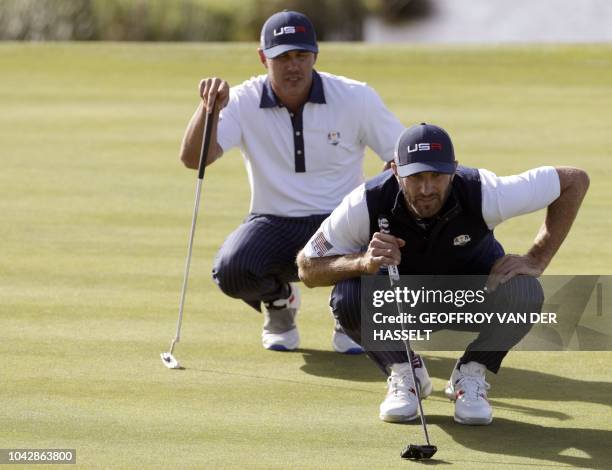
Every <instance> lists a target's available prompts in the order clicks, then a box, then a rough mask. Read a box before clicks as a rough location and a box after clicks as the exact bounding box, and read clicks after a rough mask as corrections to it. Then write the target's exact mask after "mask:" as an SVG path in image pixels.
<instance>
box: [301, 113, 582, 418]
mask: <svg viewBox="0 0 612 470" xmlns="http://www.w3.org/2000/svg"><path fill="white" fill-rule="evenodd" d="M588 185H589V178H588V176H587V174H586V173H585V172H584V171H582V170H579V169H576V168H570V167H556V168H555V167H540V168H535V169H532V170H529V171H526V172H524V173H521V174H519V175H513V176H506V177H498V176H496V175H495V174H494V173H492V172H491V171H488V170H485V169H475V168H468V167H464V166H460V165H458V163H457V161H456V160H455V155H454V150H453V144H452V141H451V139H450V137H449V135H448V134H447V133H446V132H445V131H444V130H443V129H441V128H439V127H437V126H434V125H430V124H424V123H422V124H419V125H415V126H412V127H410V128H409V129H406V130H405V131H404V133H403V134H402V135H401V136H400V138H399V139H398V140H397V144H396V147H395V159H394V162H393V163H392V164H391V170H389V171H386V172H384V173H382V174H380V175H378V176H376V177H375V178H373V179H371V180H369V181H367V182H366V183H365V184H363V185H361V186H359V187H358V188H357V189H355V190H354V191H352V192H351V193H350V194H348V195H347V196H346V197H345V198H344V200H343V201H342V203H341V204H340V205H339V206H338V207H337V208H336V209H335V210H334V211H333V212H332V214H331V215H330V216H329V217H328V218H327V219H326V220H325V221H324V222H323V223H322V225H321V227H320V228H319V230H318V231H317V233H315V235H313V237H312V238H311V240H310V241H309V242H308V243H307V244H306V246H305V247H304V249H303V250H302V251H301V252H300V254H299V255H298V268H299V275H300V278H301V279H302V280H303V281H304V283H305V284H306V285H307V286H309V287H314V286H322V285H334V286H335V287H334V290H333V292H332V297H331V300H330V305H331V307H332V310H333V313H334V315H335V316H336V317H337V319H338V320H339V322H340V324H341V325H342V327H343V328H344V331H345V332H346V333H347V334H349V335H350V336H351V338H352V339H353V340H354V341H355V342H357V343H360V344H361V315H360V309H361V303H360V276H361V275H362V274H373V273H377V272H379V270H380V269H381V268H382V267H384V266H386V265H397V266H398V269H399V272H400V274H410V275H430V274H431V275H435V274H438V275H461V274H471V275H488V282H487V284H488V287H489V290H490V292H491V293H490V294H489V297H488V299H489V300H490V301H492V302H502V303H503V305H504V306H506V307H507V308H508V311H528V312H539V311H540V309H541V306H542V303H543V300H544V299H543V292H542V289H541V286H540V284H539V282H538V280H537V279H536V277H537V276H539V275H540V274H542V272H543V271H544V270H545V269H546V267H547V266H548V264H549V263H550V261H551V259H552V258H553V256H554V255H555V253H556V252H557V250H558V249H559V247H560V246H561V243H562V242H563V240H564V239H565V237H566V235H567V234H568V232H569V229H570V227H571V225H572V223H573V221H574V219H575V217H576V214H577V212H578V209H579V207H580V204H581V203H582V199H583V197H584V195H585V193H586V191H587V189H588ZM545 207H546V208H547V212H546V217H545V220H544V223H543V225H542V227H541V228H540V230H539V232H538V234H537V235H536V237H535V240H534V242H533V245H532V246H531V248H530V249H529V250H528V251H527V253H526V254H524V255H515V254H505V253H504V249H503V248H502V245H501V244H500V243H499V242H498V241H497V240H496V239H495V236H494V234H493V229H494V228H495V227H496V226H497V225H498V224H500V223H501V222H502V221H504V220H506V219H509V218H511V217H515V216H518V215H521V214H526V213H529V212H533V211H536V210H538V209H542V208H545ZM380 216H384V217H385V218H387V219H388V221H389V227H390V233H389V234H386V233H380V232H379V229H378V218H379V217H380ZM438 329H440V328H438ZM473 331H478V332H479V334H478V336H477V337H476V339H475V340H474V341H473V342H472V343H470V344H469V345H467V348H466V350H465V352H464V354H463V356H462V357H461V358H460V359H459V360H458V361H457V364H456V367H455V368H454V369H453V371H452V373H451V378H450V380H449V382H448V385H447V387H446V390H445V392H446V394H447V396H448V397H449V398H451V399H452V400H454V401H455V413H454V418H455V421H457V422H459V423H463V424H488V423H490V422H491V420H492V417H493V413H492V409H491V405H490V404H489V402H488V400H487V391H488V389H489V384H487V382H486V381H485V371H486V370H487V369H488V370H489V371H491V372H493V373H497V372H498V370H499V368H500V365H501V363H502V360H503V358H504V357H505V355H506V354H507V352H508V350H509V349H510V348H512V347H513V346H514V345H516V344H517V343H518V342H519V341H520V340H521V339H522V338H523V337H524V335H525V334H527V332H528V331H529V325H522V326H520V325H519V326H518V327H515V328H513V329H512V331H511V334H508V330H507V329H503V325H499V324H498V325H495V324H493V325H491V326H475V327H474V329H473ZM433 334H435V333H433ZM488 344H495V345H499V350H491V348H490V347H486V345H488ZM366 350H367V348H366ZM367 352H368V355H369V356H370V357H371V358H372V359H373V360H374V362H375V363H376V364H377V365H378V366H379V367H380V368H381V369H382V370H383V371H384V372H385V373H386V374H387V375H388V384H389V385H388V392H387V396H386V397H385V399H384V401H383V402H382V404H381V405H380V418H381V419H382V420H384V421H388V422H403V421H409V420H412V419H414V418H416V417H417V407H418V404H417V400H416V395H415V387H416V386H417V385H415V384H414V383H413V381H412V375H411V372H410V364H409V363H408V362H407V361H408V356H407V353H406V351H385V352H380V351H367ZM415 358H416V360H415V362H416V364H415V372H416V376H417V379H418V381H419V386H420V390H421V394H422V395H421V396H423V397H426V396H427V395H429V394H430V393H431V391H432V386H431V381H430V379H429V376H428V374H427V369H426V368H425V364H424V363H423V360H422V358H421V357H420V356H418V355H415Z"/></svg>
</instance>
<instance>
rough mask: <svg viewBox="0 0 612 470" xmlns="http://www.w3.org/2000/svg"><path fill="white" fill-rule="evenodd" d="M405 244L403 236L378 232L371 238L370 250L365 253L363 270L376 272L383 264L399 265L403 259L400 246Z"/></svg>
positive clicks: (371, 272) (370, 272)
mask: <svg viewBox="0 0 612 470" xmlns="http://www.w3.org/2000/svg"><path fill="white" fill-rule="evenodd" d="M405 244H406V242H405V241H404V240H402V239H401V238H397V237H394V236H393V235H389V234H385V233H380V232H376V233H375V234H374V236H373V237H372V240H370V244H369V245H368V251H366V252H365V253H364V254H363V257H362V265H363V271H364V272H367V273H369V274H374V273H376V272H378V270H379V269H380V267H381V266H384V265H390V264H392V265H395V266H397V265H398V264H400V262H401V261H402V254H401V253H400V248H401V247H403V246H404V245H405Z"/></svg>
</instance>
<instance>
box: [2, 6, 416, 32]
mask: <svg viewBox="0 0 612 470" xmlns="http://www.w3.org/2000/svg"><path fill="white" fill-rule="evenodd" d="M427 4H428V0H0V39H3V40H35V41H38V40H39V41H44V40H60V41H67V40H83V41H87V40H110V41H256V40H258V39H259V33H260V30H261V25H262V24H263V22H264V21H265V19H266V18H267V17H268V16H270V15H271V14H272V13H274V12H276V11H280V10H283V9H289V10H298V11H301V12H303V13H305V14H306V15H308V16H309V17H310V18H311V20H312V21H313V23H314V25H315V28H316V30H317V34H318V37H319V39H321V40H343V41H356V40H360V39H361V38H362V25H363V20H364V18H365V17H366V15H370V14H377V15H380V16H382V17H383V18H385V19H386V20H393V19H397V18H402V19H405V18H407V17H408V18H409V17H411V16H419V15H423V14H424V13H427Z"/></svg>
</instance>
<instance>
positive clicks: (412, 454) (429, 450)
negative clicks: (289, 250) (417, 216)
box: [378, 216, 438, 460]
mask: <svg viewBox="0 0 612 470" xmlns="http://www.w3.org/2000/svg"><path fill="white" fill-rule="evenodd" d="M378 228H379V229H380V232H381V233H386V234H390V233H391V231H390V230H389V221H388V220H387V219H386V218H385V217H382V216H381V217H379V218H378ZM387 270H388V271H389V281H390V282H391V287H395V286H396V285H398V284H399V282H400V275H399V270H398V269H397V266H395V265H389V266H387ZM396 305H397V313H399V314H400V318H402V316H401V314H402V306H401V304H400V302H399V301H398V302H396ZM401 326H402V330H405V329H406V328H405V326H404V322H402V323H401ZM403 342H404V346H405V347H406V353H407V354H408V362H409V363H410V372H411V374H412V380H413V382H414V383H415V387H414V391H415V392H416V396H417V400H418V403H419V415H420V416H421V425H422V426H423V433H424V434H425V440H426V441H427V444H426V445H419V444H409V445H408V446H407V447H406V448H405V449H404V450H403V451H402V453H401V454H400V456H401V457H402V458H403V459H412V460H422V459H430V458H432V457H433V455H434V454H435V453H436V451H437V450H438V448H437V447H436V446H434V445H431V442H429V433H428V432H427V422H426V421H425V413H423V404H422V403H421V384H420V382H419V380H418V379H417V376H416V374H415V373H414V354H413V352H412V348H411V347H410V340H408V339H405V340H403Z"/></svg>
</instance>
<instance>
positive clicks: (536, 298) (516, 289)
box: [496, 276, 544, 313]
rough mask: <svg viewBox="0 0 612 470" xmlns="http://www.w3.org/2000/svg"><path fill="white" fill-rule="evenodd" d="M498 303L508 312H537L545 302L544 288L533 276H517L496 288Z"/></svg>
mask: <svg viewBox="0 0 612 470" xmlns="http://www.w3.org/2000/svg"><path fill="white" fill-rule="evenodd" d="M496 297H497V298H496V304H497V305H498V306H499V308H503V309H505V311H507V312H519V311H520V312H527V313H531V312H537V313H539V312H540V311H541V310H542V305H543V304H544V290H543V289H542V285H541V284H540V281H538V280H537V279H536V278H535V277H532V276H516V277H513V278H512V279H510V280H509V281H507V282H506V283H505V284H502V285H500V286H499V287H498V288H497V290H496Z"/></svg>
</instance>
